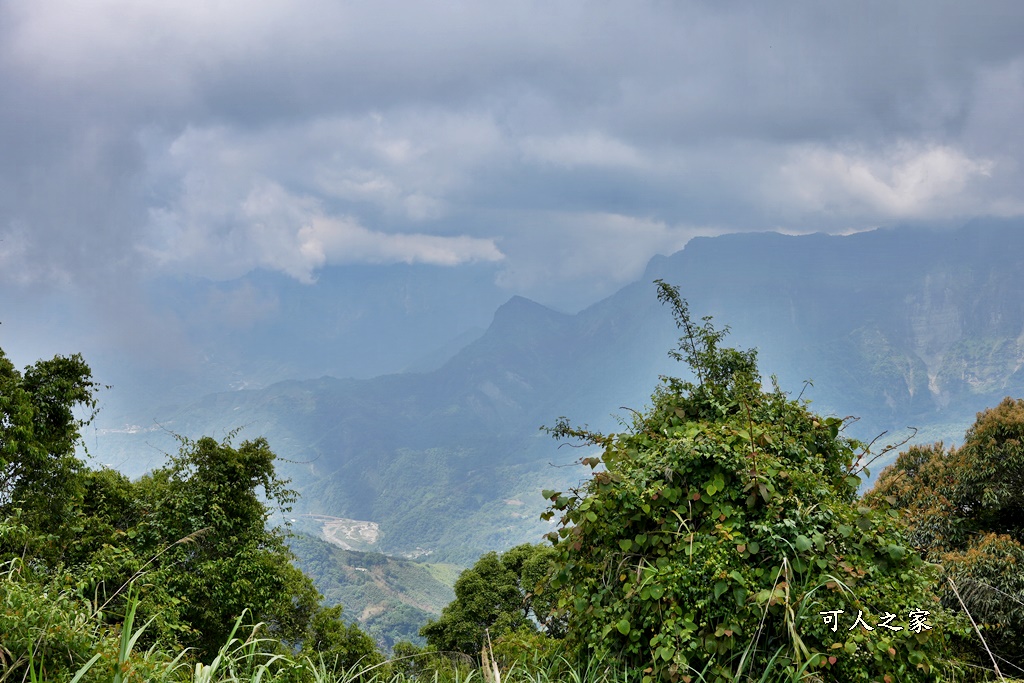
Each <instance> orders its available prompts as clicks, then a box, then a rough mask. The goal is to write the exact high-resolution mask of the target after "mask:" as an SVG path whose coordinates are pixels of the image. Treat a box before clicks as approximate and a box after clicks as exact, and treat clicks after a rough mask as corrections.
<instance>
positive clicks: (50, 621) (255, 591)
mask: <svg viewBox="0 0 1024 683" xmlns="http://www.w3.org/2000/svg"><path fill="white" fill-rule="evenodd" d="M96 386H97V385H96V384H95V383H93V382H92V380H91V372H90V370H89V368H88V366H87V365H86V364H85V362H84V361H83V360H82V358H81V357H80V356H77V355H76V356H72V357H70V358H59V357H58V358H54V359H53V360H51V361H40V362H38V363H36V364H35V365H34V366H31V367H29V368H26V370H25V372H24V374H22V373H19V372H18V371H16V370H15V369H14V368H13V366H12V365H11V363H10V362H9V361H8V360H7V358H6V357H5V356H4V355H3V353H2V352H0V568H2V570H3V576H2V577H0V606H2V608H0V634H3V639H2V641H0V680H7V679H9V678H11V677H15V676H16V677H20V678H23V679H26V680H37V679H41V678H45V679H46V680H67V679H69V678H72V677H75V676H73V675H72V674H73V672H75V668H76V667H81V668H80V669H79V670H78V675H77V676H76V677H75V678H76V680H80V681H87V680H94V679H96V677H99V679H102V680H110V678H109V676H110V675H111V673H112V674H113V676H114V680H115V681H121V680H128V678H129V677H131V676H129V673H132V672H133V673H132V675H133V676H134V677H135V679H136V680H148V679H151V678H155V677H156V675H155V674H154V676H149V675H148V674H146V673H145V672H147V671H148V672H151V673H152V672H155V671H157V670H158V669H159V670H161V671H163V672H164V673H166V674H168V675H172V674H174V672H175V671H177V670H178V669H177V668H175V667H177V666H178V664H181V663H182V661H184V660H182V655H181V653H179V656H176V657H162V656H161V655H159V654H154V653H160V652H162V651H163V650H162V649H161V648H166V647H170V648H175V649H180V648H187V649H185V650H182V652H189V657H190V658H191V657H197V658H201V659H203V660H204V661H212V662H214V664H211V667H212V668H209V669H202V668H197V670H196V678H197V680H199V679H200V678H201V676H200V671H206V672H207V673H209V671H212V670H213V669H215V668H216V666H217V665H216V664H215V663H216V662H217V661H218V660H220V659H222V656H223V654H224V651H223V648H224V647H225V645H224V644H225V643H226V642H230V641H232V639H233V638H234V634H235V632H236V631H237V630H238V629H239V628H240V625H241V623H242V620H250V621H253V622H256V621H258V622H260V623H261V626H260V628H261V632H262V633H264V634H266V635H265V636H262V637H261V638H258V639H255V640H253V639H249V640H248V641H246V644H245V648H247V651H248V653H249V654H248V655H246V657H247V658H246V659H245V661H246V662H248V663H249V664H247V666H249V668H250V669H252V670H253V671H255V670H256V668H258V666H257V664H256V659H254V657H256V655H257V654H259V656H264V659H265V663H267V662H272V661H284V659H282V657H283V655H284V654H285V653H290V652H293V651H295V650H297V649H298V647H299V646H300V645H301V646H302V649H303V654H306V655H308V656H309V657H311V658H317V657H320V656H321V655H322V656H323V657H324V658H325V661H330V662H332V664H331V666H332V667H335V666H337V667H347V666H350V665H352V664H353V663H354V662H355V661H359V660H367V661H370V660H373V661H378V662H379V661H382V658H381V656H380V655H379V654H378V653H376V649H375V646H374V643H373V641H372V639H370V638H369V637H368V636H367V635H366V634H364V633H362V632H361V631H360V630H359V629H358V628H357V627H355V626H351V625H347V624H345V623H344V622H342V621H340V619H339V618H338V617H339V615H340V608H333V609H331V608H328V609H321V608H319V606H318V605H319V601H320V597H321V596H320V595H319V593H318V592H317V590H316V588H315V587H314V586H313V583H312V582H311V580H310V579H309V578H307V577H306V576H305V575H303V574H302V572H301V571H300V570H298V569H297V568H296V567H295V566H293V565H292V563H291V560H292V559H293V556H292V554H291V552H290V551H289V550H288V548H287V546H286V545H285V533H284V532H283V531H282V530H280V529H271V528H268V527H267V524H268V520H269V518H270V515H271V513H272V511H275V510H276V511H278V512H286V511H287V510H288V506H289V505H290V504H291V503H292V502H293V501H294V493H293V492H292V491H290V490H289V489H288V488H287V482H286V481H283V480H281V479H279V478H278V477H277V475H276V473H275V468H274V461H275V455H274V453H273V452H272V451H271V450H270V447H269V445H268V444H267V442H266V440H264V439H256V440H252V441H246V442H244V443H242V444H241V445H240V446H238V447H237V448H236V447H234V446H232V445H231V443H230V441H229V440H225V441H223V442H220V443H218V442H216V441H214V440H213V439H210V438H203V439H199V440H198V441H190V440H187V439H182V440H181V445H182V447H181V450H180V452H179V454H178V455H177V456H176V457H174V458H172V460H171V462H170V464H169V465H168V466H167V467H165V468H162V469H158V470H156V471H154V472H152V473H151V474H149V475H147V476H145V477H143V478H141V479H140V480H138V481H135V482H132V481H130V480H128V479H127V478H126V477H124V476H123V475H121V474H119V473H117V472H113V471H111V470H91V469H89V468H87V467H85V465H84V464H83V463H82V462H81V461H80V460H78V459H77V458H75V456H74V449H75V446H76V442H77V441H78V440H79V430H80V429H81V427H82V426H83V425H84V424H86V422H87V419H80V418H78V417H76V414H75V412H76V410H80V409H81V408H83V407H84V408H86V409H94V408H95V400H94V399H93V393H94V391H95V389H96ZM135 623H140V624H142V626H139V627H138V628H136V627H135V626H134V624H135ZM268 637H269V638H268ZM143 645H145V646H148V647H149V650H147V651H146V652H147V654H145V655H144V656H142V657H141V658H140V657H138V656H132V651H133V649H135V648H137V647H141V646H143ZM268 649H269V651H268ZM129 656H131V659H132V663H131V665H129V661H128V658H129ZM169 662H171V663H174V662H176V663H177V664H173V665H172V664H171V663H169ZM165 665H166V666H165ZM267 665H268V666H269V664H267ZM275 666H276V665H275ZM153 667H156V668H153ZM161 667H163V668H161ZM300 668H301V667H300ZM307 668H308V667H307ZM292 669H295V670H296V671H298V670H299V669H296V668H295V667H292ZM332 670H333V669H332ZM310 671H312V669H310ZM175 675H176V674H175ZM204 675H205V674H204ZM161 676H162V674H161Z"/></svg>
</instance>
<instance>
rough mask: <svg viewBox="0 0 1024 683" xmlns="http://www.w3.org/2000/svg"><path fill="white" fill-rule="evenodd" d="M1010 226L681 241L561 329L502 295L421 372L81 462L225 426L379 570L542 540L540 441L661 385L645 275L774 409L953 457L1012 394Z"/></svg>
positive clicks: (97, 448) (232, 405) (568, 459)
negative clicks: (751, 364)
mask: <svg viewBox="0 0 1024 683" xmlns="http://www.w3.org/2000/svg"><path fill="white" fill-rule="evenodd" d="M1018 228H1019V225H1017V224H1016V223H1013V222H1000V221H987V222H977V223H973V224H971V225H968V226H965V227H963V228H962V229H960V230H956V231H948V232H934V231H928V232H925V231H921V230H916V229H911V228H898V229H886V230H876V231H872V232H867V233H858V234H853V235H848V236H829V235H823V234H819V235H804V236H786V235H779V234H773V233H763V234H749V233H748V234H739V235H725V236H720V237H713V238H700V239H695V240H693V241H692V242H691V243H690V244H689V245H688V246H687V247H686V248H685V249H683V250H682V251H680V252H678V253H676V254H674V255H672V256H670V257H657V258H655V259H654V260H653V261H652V262H651V263H650V265H649V266H648V268H647V272H646V273H645V274H644V276H643V278H642V279H641V280H640V281H638V282H636V283H634V284H632V285H629V286H627V287H625V288H624V289H622V290H620V291H619V292H618V293H616V294H615V295H613V296H611V297H609V298H607V299H605V300H603V301H601V302H599V303H597V304H595V305H593V306H591V307H589V308H587V309H585V310H583V311H580V312H579V313H577V314H575V315H568V314H563V313H558V312H556V311H552V310H550V309H547V308H545V307H544V306H541V305H539V304H537V303H534V302H531V301H529V300H526V299H523V298H521V297H515V298H513V299H511V300H510V301H508V302H506V303H505V304H504V305H502V306H501V307H500V308H499V309H498V310H497V311H496V312H495V315H494V319H493V321H492V323H491V325H490V327H489V329H488V330H487V331H486V333H485V334H484V335H483V336H482V337H480V338H479V339H477V340H475V341H473V342H472V343H470V344H469V345H468V346H466V347H465V348H464V349H462V350H461V351H460V352H459V353H458V354H456V355H455V356H454V357H453V358H451V360H449V361H448V362H447V363H446V364H445V365H444V366H442V367H441V368H438V369H436V370H434V371H431V372H426V373H407V374H397V375H388V376H383V377H378V378H374V379H369V380H353V379H336V378H331V377H323V378H320V379H317V380H309V381H289V382H282V383H278V384H275V385H273V386H270V387H267V388H265V389H261V390H241V391H233V392H228V393H219V394H213V395H209V396H206V397H205V398H202V399H201V400H198V401H196V402H195V403H192V404H190V405H188V406H186V407H183V408H180V409H175V410H170V411H167V412H162V413H156V414H153V413H150V414H147V415H144V416H140V417H139V419H138V420H137V423H138V424H140V425H148V426H146V427H145V429H144V431H141V432H136V433H116V434H115V433H107V434H96V435H93V438H91V439H90V449H91V450H92V451H94V452H95V453H96V454H97V457H98V459H99V461H101V462H108V463H111V464H113V465H115V466H117V467H120V468H123V469H125V470H126V471H134V472H137V473H141V472H142V471H144V470H145V469H146V468H147V467H149V466H151V463H152V461H153V458H154V457H160V452H161V450H164V451H169V450H172V449H173V442H172V441H170V440H169V438H168V436H167V433H166V432H165V431H164V430H168V431H170V432H177V433H182V434H186V435H199V434H224V433H226V432H227V431H228V430H230V429H234V428H239V427H240V428H242V435H251V436H255V435H266V436H267V437H268V438H269V439H270V440H271V441H272V443H274V444H275V447H276V448H277V449H278V451H279V453H280V454H281V456H282V457H283V458H284V459H285V460H286V461H288V462H286V463H284V464H283V465H282V467H283V471H284V472H285V473H287V475H288V476H290V477H291V478H292V479H293V482H294V486H295V487H296V489H297V490H298V491H299V492H300V499H299V501H298V502H297V508H296V509H297V511H301V512H311V513H318V514H325V515H331V516H337V517H344V518H350V519H355V520H365V521H370V522H375V523H377V524H379V528H380V539H379V544H378V546H377V548H378V549H379V550H381V551H382V552H388V553H416V552H427V551H429V552H432V553H433V554H432V555H431V556H430V557H431V558H432V559H439V560H442V561H454V562H459V563H463V564H465V563H468V562H470V561H471V560H472V559H473V558H475V557H476V556H478V555H479V554H480V553H481V552H483V551H485V550H487V549H492V548H507V547H511V546H512V545H515V544H516V543H519V542H523V541H536V540H537V539H539V538H540V536H541V534H543V533H545V532H546V531H547V530H548V528H547V527H546V526H545V525H543V524H541V523H539V522H538V521H537V516H538V514H539V513H540V511H541V510H542V508H543V501H542V500H540V498H539V496H537V494H536V491H538V490H540V489H541V488H543V487H545V486H546V485H547V484H548V483H552V484H553V485H559V486H563V485H569V484H571V483H572V482H574V481H576V480H578V478H579V476H581V475H580V473H579V471H576V470H573V469H572V468H571V467H561V466H564V465H567V464H571V463H572V462H573V460H574V455H575V454H573V453H571V452H569V451H568V450H567V449H562V450H558V449H557V448H556V447H555V446H554V445H553V444H552V443H550V441H549V440H548V439H546V438H544V436H543V435H542V434H541V433H540V432H539V430H538V428H539V427H540V426H541V425H550V424H552V423H553V421H554V420H555V419H556V418H557V417H559V416H561V415H567V416H570V417H572V418H573V419H574V420H577V421H579V422H581V423H587V424H589V425H591V427H593V428H600V429H614V428H616V424H617V423H616V420H615V418H613V417H612V416H613V415H618V416H626V417H627V418H628V415H629V411H628V410H623V409H622V407H623V406H625V407H627V408H630V409H634V410H639V409H641V408H643V406H644V405H645V404H647V402H648V400H649V399H648V391H649V387H650V386H651V385H653V384H654V383H655V382H656V380H657V377H658V375H659V374H662V373H667V372H675V371H676V370H675V369H674V368H673V367H672V361H671V360H670V359H669V358H668V357H667V356H666V355H665V349H666V348H669V347H670V346H671V344H672V340H673V339H674V334H675V331H674V330H673V328H672V325H671V324H670V322H669V321H668V320H666V318H665V315H664V312H663V311H662V310H660V308H659V306H658V305H657V302H656V301H655V300H654V296H653V285H652V284H651V281H652V280H653V279H655V278H658V277H660V278H664V279H666V280H668V281H672V282H677V283H679V284H680V288H681V291H682V292H683V293H684V294H685V295H686V296H687V297H688V298H689V299H690V300H691V301H693V302H694V303H693V305H694V311H695V315H698V316H701V315H705V314H713V315H714V316H715V317H716V319H719V320H727V321H729V323H730V325H731V327H732V338H733V339H735V340H736V343H737V344H738V345H743V346H756V347H757V348H758V349H759V353H760V358H761V365H762V368H763V370H764V372H765V373H768V374H776V375H778V377H779V381H780V384H781V386H782V387H783V388H784V389H785V390H786V391H789V392H791V393H792V394H793V395H797V394H801V393H802V395H803V397H804V398H809V399H811V400H812V401H814V406H815V409H816V410H820V411H822V412H823V413H825V414H833V415H838V416H840V417H845V416H847V415H855V416H858V417H859V418H860V419H861V420H860V422H859V423H858V424H855V425H853V426H851V428H850V429H851V430H852V431H853V433H855V434H856V435H858V436H860V437H863V438H868V439H870V438H874V437H875V436H876V435H878V434H879V433H881V432H882V431H884V430H890V431H891V434H890V436H891V435H892V434H895V433H897V432H899V433H902V434H905V433H907V429H906V428H907V427H908V426H912V427H916V428H918V429H919V430H920V432H919V434H918V439H919V440H922V441H928V440H935V439H945V440H947V441H954V440H957V439H959V438H960V435H962V434H963V431H964V429H965V428H966V427H967V425H968V424H969V423H970V421H971V420H972V419H973V416H974V414H975V413H976V412H977V411H978V410H980V409H981V408H983V407H984V406H986V405H992V404H995V403H997V402H998V401H999V400H1000V399H1001V398H1002V397H1003V396H1004V395H1006V394H1021V393H1024V370H1022V360H1024V347H1022V342H1021V341H1020V340H1021V339H1022V338H1024V336H1022V335H1024V303H1022V302H1024V280H1022V279H1021V278H1020V277H1019V274H1020V273H1021V272H1024V231H1022V230H1019V229H1018ZM325 322H326V321H325ZM342 352H343V350H340V349H339V353H342ZM805 380H813V382H814V386H805V384H804V382H805ZM888 438H889V437H886V439H888ZM886 439H883V442H885V441H886ZM551 465H557V466H559V467H552V466H551ZM556 482H557V483H556ZM417 549H419V550H417Z"/></svg>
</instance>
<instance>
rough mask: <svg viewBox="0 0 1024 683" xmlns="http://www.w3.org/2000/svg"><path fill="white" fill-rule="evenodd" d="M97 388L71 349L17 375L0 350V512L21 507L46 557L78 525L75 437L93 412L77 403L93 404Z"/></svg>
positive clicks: (51, 555) (64, 542)
mask: <svg viewBox="0 0 1024 683" xmlns="http://www.w3.org/2000/svg"><path fill="white" fill-rule="evenodd" d="M98 388H99V385H98V384H96V383H95V382H93V381H92V372H91V371H90V369H89V366H88V365H86V364H85V361H84V360H83V359H82V357H81V356H79V355H77V354H76V355H73V356H70V357H61V356H57V357H55V358H53V359H51V360H45V361H42V360H41V361H38V362H37V363H36V364H35V365H32V366H29V367H27V368H25V372H24V374H22V373H20V372H18V370H17V369H15V367H14V365H13V364H12V363H11V362H10V361H9V360H8V359H7V356H6V355H4V353H3V351H2V350H0V515H4V516H6V515H9V514H11V513H12V512H13V511H14V510H15V509H20V510H21V511H22V517H21V519H22V521H23V522H24V523H26V524H28V525H29V526H30V527H31V528H32V529H33V531H34V537H33V539H32V540H33V542H34V544H35V546H36V547H35V549H34V550H35V552H36V553H39V554H41V553H44V552H46V553H48V558H49V559H50V560H57V559H59V558H58V557H56V556H55V554H54V553H56V552H57V550H56V548H55V547H54V546H57V547H60V546H62V545H67V543H68V542H69V541H70V539H71V537H73V535H74V533H75V531H76V529H75V527H74V525H73V524H71V521H72V520H71V517H72V515H73V510H74V506H75V503H76V501H77V499H78V497H79V496H80V495H81V483H80V479H79V476H78V475H79V473H80V472H81V469H82V462H81V461H80V460H79V459H78V458H76V457H75V444H76V442H77V441H78V439H79V431H80V430H81V428H82V427H83V426H85V425H86V424H88V422H89V421H90V420H91V419H92V414H93V413H90V415H89V416H88V417H86V418H84V419H83V418H77V417H76V416H75V410H76V409H79V410H80V409H85V410H87V411H94V409H95V407H96V399H95V396H94V395H95V392H96V390H97V389H98ZM6 550H10V549H6Z"/></svg>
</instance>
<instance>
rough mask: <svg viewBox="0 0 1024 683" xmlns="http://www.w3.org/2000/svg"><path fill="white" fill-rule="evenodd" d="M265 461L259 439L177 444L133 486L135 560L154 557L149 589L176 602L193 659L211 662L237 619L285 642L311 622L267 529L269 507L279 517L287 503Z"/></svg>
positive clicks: (302, 584) (307, 598) (304, 596)
mask: <svg viewBox="0 0 1024 683" xmlns="http://www.w3.org/2000/svg"><path fill="white" fill-rule="evenodd" d="M274 460H275V455H274V453H273V451H271V450H270V447H269V445H268V444H267V442H266V440H265V439H256V440H254V441H246V442H244V443H242V444H241V445H240V446H239V447H238V448H235V447H233V446H232V445H231V444H230V443H229V442H228V441H224V442H220V443H218V442H217V441H215V440H214V439H212V438H209V437H204V438H202V439H199V440H198V441H195V442H192V441H189V440H183V446H182V449H181V451H180V453H179V454H178V456H177V457H175V458H174V459H173V460H172V462H171V465H170V466H169V467H167V468H164V469H160V470H157V471H155V472H153V473H152V474H150V475H147V476H146V477H143V478H142V480H141V481H140V482H138V490H139V493H140V502H139V505H140V507H141V509H142V510H143V512H144V518H143V522H142V524H140V526H139V528H138V531H137V533H138V539H139V546H140V547H139V551H138V552H137V554H143V555H148V556H157V555H159V564H158V568H157V569H156V570H155V571H154V572H153V576H152V577H151V578H150V581H152V582H154V583H158V584H160V585H162V586H164V587H165V588H166V590H167V591H168V592H169V593H170V594H172V595H174V596H177V597H178V598H179V599H180V600H181V601H182V604H181V606H180V613H181V617H182V619H183V621H184V622H185V623H187V624H188V625H189V627H190V628H191V631H192V632H191V634H190V635H188V636H185V638H184V640H185V641H186V644H188V645H191V646H194V647H197V648H198V650H199V652H200V653H201V656H204V657H210V656H213V655H215V654H216V652H217V650H218V649H219V648H220V646H221V645H223V644H224V641H225V638H226V637H227V636H228V634H229V632H230V630H231V628H232V626H233V624H234V622H235V620H236V619H237V618H238V617H239V616H241V615H242V613H243V610H246V609H249V610H251V611H252V615H253V618H254V620H255V621H259V622H265V623H266V624H267V625H268V627H269V629H270V632H271V634H272V635H274V636H275V637H278V638H281V639H282V640H285V641H290V642H294V643H298V642H300V641H301V640H302V638H303V637H304V635H305V634H306V631H307V627H308V625H309V623H310V620H311V619H312V617H313V615H314V614H316V611H317V606H318V603H319V601H320V595H319V593H318V592H317V590H316V588H315V587H314V586H313V583H312V581H311V580H310V579H309V578H308V577H306V576H305V575H304V574H303V573H302V572H301V571H299V570H298V569H296V568H295V567H294V566H293V565H292V563H291V561H292V559H293V556H292V554H291V551H289V550H288V547H287V546H286V545H285V535H284V532H283V531H281V530H280V529H278V528H272V529H268V528H267V521H268V519H269V517H270V515H271V512H272V510H271V508H270V505H274V506H277V507H278V509H280V510H281V511H282V512H286V511H287V510H289V509H290V508H289V507H288V506H289V505H290V504H291V502H292V501H293V500H294V493H293V492H292V491H290V490H289V489H288V488H287V482H285V481H283V480H281V479H278V478H277V475H276V473H275V471H274ZM263 500H266V501H267V503H264V502H263Z"/></svg>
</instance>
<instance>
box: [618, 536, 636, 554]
mask: <svg viewBox="0 0 1024 683" xmlns="http://www.w3.org/2000/svg"><path fill="white" fill-rule="evenodd" d="M619 547H620V548H622V551H623V552H627V553H628V552H629V550H630V548H632V547H633V541H631V540H629V539H628V538H620V539H619Z"/></svg>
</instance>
